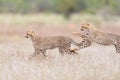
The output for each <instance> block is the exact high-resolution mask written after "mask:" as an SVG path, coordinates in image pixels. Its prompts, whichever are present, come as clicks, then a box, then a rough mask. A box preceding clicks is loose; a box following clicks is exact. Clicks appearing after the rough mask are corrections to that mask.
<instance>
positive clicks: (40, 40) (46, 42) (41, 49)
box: [25, 31, 79, 57]
mask: <svg viewBox="0 0 120 80" xmlns="http://www.w3.org/2000/svg"><path fill="white" fill-rule="evenodd" d="M25 37H26V38H31V40H32V43H33V47H34V49H35V52H34V54H33V55H32V57H33V56H36V55H38V54H39V53H42V54H43V56H44V57H47V56H46V54H45V53H46V50H49V49H54V48H59V52H60V53H61V54H64V53H66V54H72V53H73V54H77V53H76V52H75V51H76V50H75V49H74V50H71V49H70V47H71V44H74V45H76V46H79V44H78V43H76V42H74V41H73V40H72V39H71V38H69V37H65V36H52V37H41V36H38V35H36V33H35V31H28V32H27V33H26V35H25Z"/></svg>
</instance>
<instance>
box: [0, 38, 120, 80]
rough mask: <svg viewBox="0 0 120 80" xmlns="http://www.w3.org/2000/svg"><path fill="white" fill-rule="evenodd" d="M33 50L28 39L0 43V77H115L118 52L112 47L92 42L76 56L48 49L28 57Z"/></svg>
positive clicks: (117, 76) (119, 75) (27, 79)
mask: <svg viewBox="0 0 120 80" xmlns="http://www.w3.org/2000/svg"><path fill="white" fill-rule="evenodd" d="M33 52H34V49H33V47H32V43H31V41H29V40H23V41H19V42H12V41H11V42H10V41H8V42H5V43H4V42H2V43H1V45H0V80H119V79H120V55H119V54H117V53H116V52H115V48H114V47H113V46H101V45H97V44H93V45H92V46H91V47H88V48H85V49H81V50H80V51H78V53H79V54H78V55H64V56H61V55H60V54H59V52H58V49H53V50H48V51H47V56H48V57H47V58H46V59H44V58H42V57H41V55H39V56H37V57H34V58H33V59H32V60H28V58H29V57H30V55H31V54H33Z"/></svg>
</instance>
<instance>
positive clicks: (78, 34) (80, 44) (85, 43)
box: [73, 32, 92, 50]
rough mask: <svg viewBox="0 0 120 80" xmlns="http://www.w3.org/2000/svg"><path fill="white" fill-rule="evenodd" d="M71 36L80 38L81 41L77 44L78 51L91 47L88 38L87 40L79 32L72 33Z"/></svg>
mask: <svg viewBox="0 0 120 80" xmlns="http://www.w3.org/2000/svg"><path fill="white" fill-rule="evenodd" d="M73 34H74V35H75V36H79V37H82V39H83V41H82V42H80V43H79V49H83V48H86V47H89V46H91V44H92V41H91V40H89V38H87V37H86V36H85V35H82V34H80V33H79V32H74V33H73ZM76 50H78V49H76Z"/></svg>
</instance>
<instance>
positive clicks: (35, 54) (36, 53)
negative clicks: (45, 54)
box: [29, 50, 40, 60]
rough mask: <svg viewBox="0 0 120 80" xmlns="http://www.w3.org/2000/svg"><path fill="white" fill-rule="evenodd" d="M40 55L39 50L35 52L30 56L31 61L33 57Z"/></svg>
mask: <svg viewBox="0 0 120 80" xmlns="http://www.w3.org/2000/svg"><path fill="white" fill-rule="evenodd" d="M39 53H40V51H39V50H35V52H34V53H33V54H32V55H31V56H30V58H29V59H30V60H31V59H32V58H33V57H35V56H37V55H38V54H39Z"/></svg>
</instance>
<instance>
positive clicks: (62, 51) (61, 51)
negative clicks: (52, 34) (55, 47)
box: [59, 47, 64, 55]
mask: <svg viewBox="0 0 120 80" xmlns="http://www.w3.org/2000/svg"><path fill="white" fill-rule="evenodd" d="M59 52H60V53H61V54H62V55H64V48H61V47H60V48H59Z"/></svg>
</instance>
